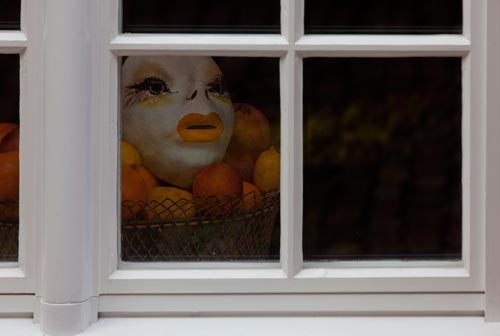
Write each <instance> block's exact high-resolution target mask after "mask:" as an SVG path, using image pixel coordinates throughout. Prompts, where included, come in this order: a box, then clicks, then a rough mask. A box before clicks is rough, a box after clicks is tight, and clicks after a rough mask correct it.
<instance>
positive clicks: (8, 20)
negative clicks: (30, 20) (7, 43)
mask: <svg viewBox="0 0 500 336" xmlns="http://www.w3.org/2000/svg"><path fill="white" fill-rule="evenodd" d="M20 17H21V1H20V0H0V30H19V29H20V27H21V25H20V21H21V20H20Z"/></svg>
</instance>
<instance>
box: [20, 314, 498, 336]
mask: <svg viewBox="0 0 500 336" xmlns="http://www.w3.org/2000/svg"><path fill="white" fill-rule="evenodd" d="M25 328H26V329H28V328H27V327H25ZM23 330H24V329H23ZM213 332H216V333H217V335H220V336H233V335H238V336H255V335H289V336H304V335H314V336H331V335H346V336H347V335H348V336H366V335H371V336H400V335H405V336H422V335H428V336H472V335H473V336H498V335H499V334H500V325H499V324H493V323H490V324H488V323H484V320H483V319H482V318H481V317H434V316H431V317H275V318H266V317H240V318H237V317H230V318H223V317H221V318H214V317H207V318H202V317H191V318H186V317H179V318H103V319H101V321H100V322H99V323H97V324H96V325H95V326H92V327H90V328H89V330H88V331H87V332H86V333H85V334H84V335H85V336H87V335H92V336H102V335H120V336H135V335H165V334H167V333H168V334H171V335H185V336H199V335H208V334H212V333H213Z"/></svg>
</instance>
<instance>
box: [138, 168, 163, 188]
mask: <svg viewBox="0 0 500 336" xmlns="http://www.w3.org/2000/svg"><path fill="white" fill-rule="evenodd" d="M137 172H138V173H139V175H141V177H142V179H143V180H144V183H146V187H148V190H149V191H150V192H151V189H153V188H155V187H157V186H158V185H159V184H160V182H159V181H158V179H157V178H156V177H155V176H154V175H153V174H151V172H150V171H149V170H147V169H146V168H145V167H144V166H139V168H137Z"/></svg>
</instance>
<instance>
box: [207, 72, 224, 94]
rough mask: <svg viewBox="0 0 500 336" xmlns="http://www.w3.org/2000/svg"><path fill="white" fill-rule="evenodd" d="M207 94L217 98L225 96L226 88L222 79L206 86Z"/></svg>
mask: <svg viewBox="0 0 500 336" xmlns="http://www.w3.org/2000/svg"><path fill="white" fill-rule="evenodd" d="M207 92H208V93H210V94H215V95H217V96H224V95H226V86H225V85H224V80H223V78H222V77H218V78H216V79H215V80H214V81H212V82H210V83H208V84H207Z"/></svg>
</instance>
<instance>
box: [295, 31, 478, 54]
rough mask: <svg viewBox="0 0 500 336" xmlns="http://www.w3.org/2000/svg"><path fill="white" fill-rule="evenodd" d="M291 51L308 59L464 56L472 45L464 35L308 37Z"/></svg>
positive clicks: (302, 39) (301, 40) (299, 41)
mask: <svg viewBox="0 0 500 336" xmlns="http://www.w3.org/2000/svg"><path fill="white" fill-rule="evenodd" d="M294 49H295V50H297V51H298V52H300V53H301V54H303V55H307V56H325V55H332V56H334V55H338V54H342V55H344V54H345V55H360V54H366V56H371V55H376V56H385V55H386V56H399V55H402V54H408V55H415V56H417V55H422V56H464V55H466V54H468V53H469V52H470V50H471V42H470V40H469V39H468V38H467V37H465V36H463V35H419V36H417V35H329V36H326V35H325V36H322V35H309V36H303V37H302V38H300V39H299V40H298V41H297V42H296V43H295V45H294Z"/></svg>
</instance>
